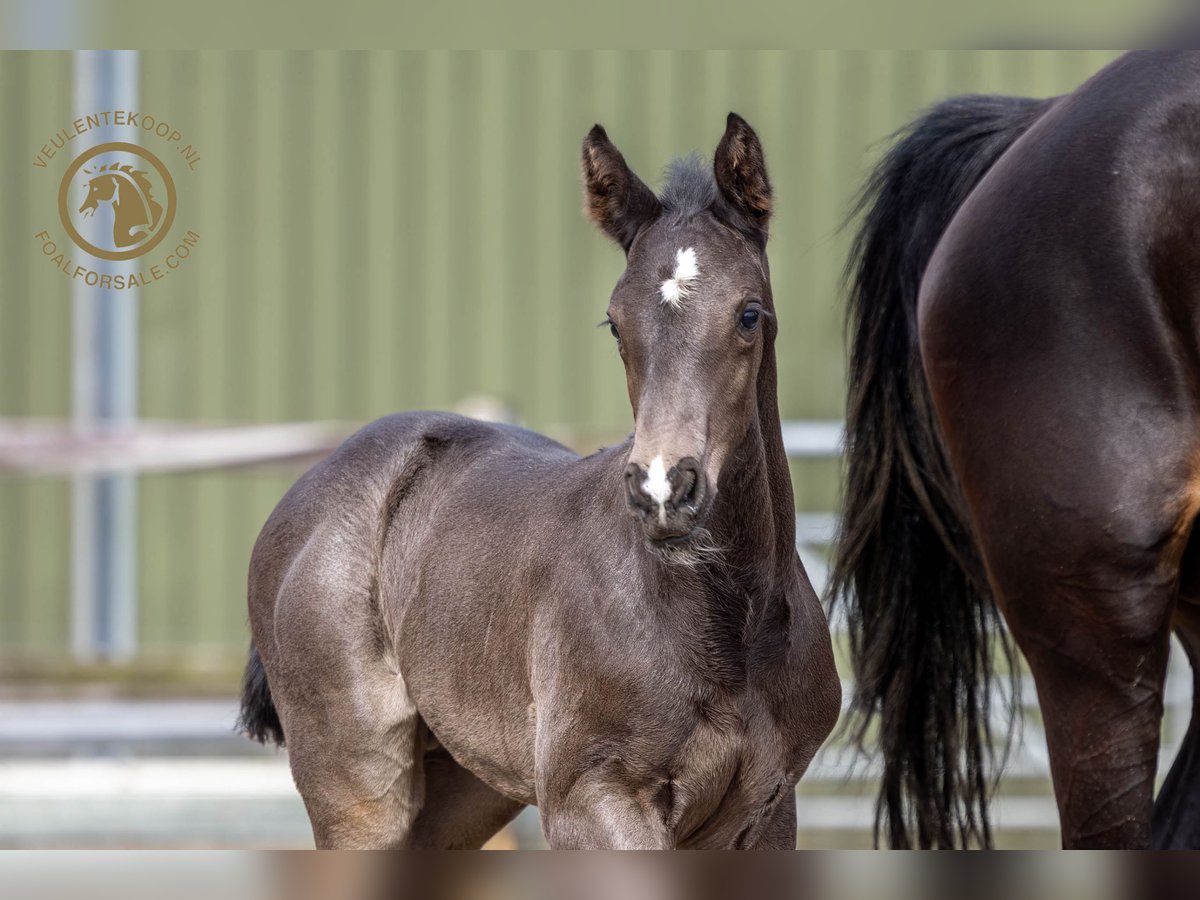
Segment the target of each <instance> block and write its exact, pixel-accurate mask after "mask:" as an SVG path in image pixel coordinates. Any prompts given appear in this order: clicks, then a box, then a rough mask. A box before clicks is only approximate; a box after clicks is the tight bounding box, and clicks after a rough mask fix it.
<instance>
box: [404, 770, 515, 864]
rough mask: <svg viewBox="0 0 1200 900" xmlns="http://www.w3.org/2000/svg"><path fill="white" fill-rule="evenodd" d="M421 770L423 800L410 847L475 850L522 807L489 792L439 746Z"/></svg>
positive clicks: (497, 793)
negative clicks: (423, 783)
mask: <svg viewBox="0 0 1200 900" xmlns="http://www.w3.org/2000/svg"><path fill="white" fill-rule="evenodd" d="M424 771H425V800H424V803H423V805H422V807H421V812H420V814H419V815H418V816H417V819H416V822H415V823H413V828H412V835H411V839H410V846H412V847H413V848H427V849H438V850H478V849H479V848H480V847H482V846H483V845H484V844H486V843H487V842H488V840H489V839H491V838H492V837H493V836H494V835H495V834H496V833H497V832H498V831H500V829H501V828H503V827H504V826H505V825H507V824H508V823H509V822H511V821H512V820H513V818H514V817H515V816H516V815H517V813H519V812H520V811H521V810H522V809H523V808H524V806H525V804H523V803H521V802H519V801H517V800H513V799H511V798H509V797H506V796H504V795H503V794H501V793H499V792H498V791H495V790H493V789H492V788H490V787H488V785H486V784H484V783H483V782H482V781H480V780H479V778H478V777H476V776H475V774H474V773H473V772H471V771H469V770H468V769H466V768H464V767H463V766H461V765H459V764H458V763H457V762H455V760H454V757H452V756H451V755H450V754H449V753H448V752H446V750H445V749H444V748H442V747H438V748H437V749H435V750H431V751H429V752H428V753H426V754H425V760H424Z"/></svg>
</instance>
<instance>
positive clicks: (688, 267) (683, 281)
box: [658, 247, 700, 309]
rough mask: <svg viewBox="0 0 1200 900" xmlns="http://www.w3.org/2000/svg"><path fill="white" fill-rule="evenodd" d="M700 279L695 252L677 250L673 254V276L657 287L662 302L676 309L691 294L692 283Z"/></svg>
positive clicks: (689, 248) (690, 249)
mask: <svg viewBox="0 0 1200 900" xmlns="http://www.w3.org/2000/svg"><path fill="white" fill-rule="evenodd" d="M699 277H700V267H699V266H698V265H696V251H695V250H693V249H692V248H691V247H688V248H687V249H686V250H679V251H678V252H677V253H676V254H675V274H674V275H672V276H671V277H670V278H668V279H667V280H666V281H664V282H663V283H662V284H660V285H659V287H658V291H659V293H660V294H662V302H663V303H665V304H667V305H668V306H674V307H675V308H676V309H678V308H679V306H680V305H681V304H682V303H683V301H684V299H686V297H687V295H688V294H689V293H691V290H692V285H693V282H695V280H696V279H697V278H699Z"/></svg>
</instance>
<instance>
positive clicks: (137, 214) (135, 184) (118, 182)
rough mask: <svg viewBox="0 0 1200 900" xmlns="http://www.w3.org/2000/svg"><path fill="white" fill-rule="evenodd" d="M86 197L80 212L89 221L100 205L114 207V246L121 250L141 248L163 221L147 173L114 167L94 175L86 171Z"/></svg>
mask: <svg viewBox="0 0 1200 900" xmlns="http://www.w3.org/2000/svg"><path fill="white" fill-rule="evenodd" d="M83 172H84V174H85V175H90V176H91V177H90V178H89V179H88V180H87V182H86V184H85V187H86V188H87V196H86V197H85V198H84V201H83V205H82V206H80V207H79V212H80V213H81V214H83V216H84V217H85V218H86V217H88V216H90V215H92V214H94V213H95V212H96V210H97V209H99V208H100V204H101V203H111V204H112V206H113V212H114V216H113V235H112V240H113V245H114V246H116V247H118V248H126V247H132V246H135V245H137V244H140V243H141V242H142V241H144V240H146V239H147V238H148V237H150V236H151V235H152V234H154V230H155V228H156V227H157V226H158V223H159V221H160V220H161V219H162V212H163V208H162V205H161V204H160V203H159V202H158V201H157V200H155V199H154V187H153V185H151V183H150V179H149V178H147V177H146V174H147V173H146V172H144V171H142V170H141V169H135V168H134V167H133V166H130V165H121V164H120V163H113V164H112V165H109V166H100V167H99V168H98V169H96V170H95V171H93V170H91V169H84V170H83Z"/></svg>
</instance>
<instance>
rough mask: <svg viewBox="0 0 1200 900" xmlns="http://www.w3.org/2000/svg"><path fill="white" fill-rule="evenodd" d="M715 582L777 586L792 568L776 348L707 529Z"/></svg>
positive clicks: (766, 359) (765, 362)
mask: <svg viewBox="0 0 1200 900" xmlns="http://www.w3.org/2000/svg"><path fill="white" fill-rule="evenodd" d="M709 530H710V531H711V533H712V538H713V543H714V545H715V551H716V552H715V553H714V555H713V556H714V559H713V562H712V563H711V564H709V565H708V566H707V567H706V568H707V569H708V570H709V574H710V576H711V577H712V580H714V581H715V582H717V583H720V582H722V581H729V580H732V581H733V582H734V583H735V584H736V585H739V586H741V587H742V588H744V589H746V590H750V591H761V590H767V591H773V590H775V589H777V587H778V586H780V585H781V584H785V583H786V582H787V580H788V579H789V578H790V577H791V576H792V575H793V573H794V566H795V559H796V549H795V541H796V522H795V509H794V501H793V499H792V480H791V475H790V472H789V470H788V463H787V454H786V453H785V451H784V447H783V429H782V425H781V423H780V419H779V405H778V399H777V394H776V374H775V353H774V347H773V346H768V347H767V348H766V350H765V351H764V353H763V359H762V363H761V365H760V368H759V377H758V408H757V411H756V414H755V415H754V416H753V417H752V420H751V422H750V427H749V429H748V430H747V432H746V434H745V436H744V437H743V438H742V440H741V442H740V443H739V445H738V447H737V449H736V450H735V452H734V453H733V454H732V455H731V456H730V459H729V462H728V463H727V464H726V470H725V471H724V472H723V473H722V474H721V484H720V489H719V492H718V494H717V498H716V501H715V503H714V507H713V511H712V520H711V525H710V529H709Z"/></svg>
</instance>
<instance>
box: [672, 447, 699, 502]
mask: <svg viewBox="0 0 1200 900" xmlns="http://www.w3.org/2000/svg"><path fill="white" fill-rule="evenodd" d="M667 478H668V480H669V481H670V482H671V499H670V501H669V502H670V504H671V505H672V506H673V507H675V508H676V509H679V508H684V507H686V508H687V509H688V510H689V511H691V512H693V513H694V512H696V511H697V510H699V508H700V503H701V502H702V501H703V499H704V472H703V471H702V470H701V468H700V463H699V462H697V461H696V460H694V459H692V458H691V457H690V456H688V457H685V458H683V459H681V460H680V461H679V462H677V463H676V464H675V465H674V466H672V467H671V471H670V473H669V474H668V476H667Z"/></svg>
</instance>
